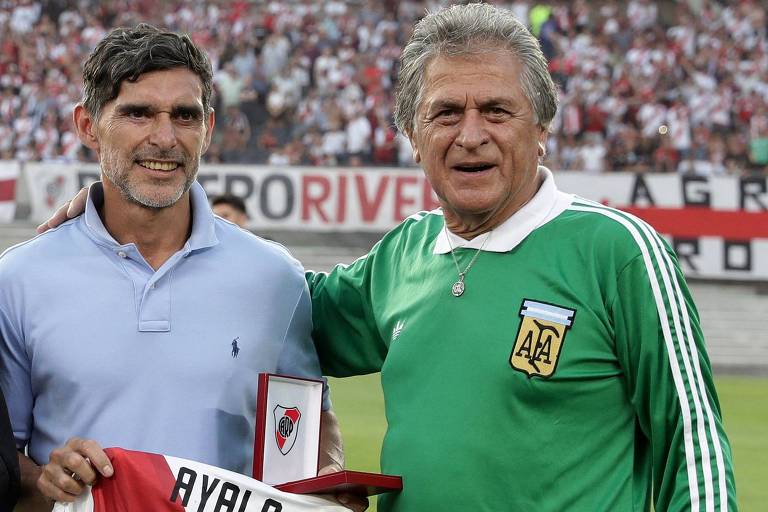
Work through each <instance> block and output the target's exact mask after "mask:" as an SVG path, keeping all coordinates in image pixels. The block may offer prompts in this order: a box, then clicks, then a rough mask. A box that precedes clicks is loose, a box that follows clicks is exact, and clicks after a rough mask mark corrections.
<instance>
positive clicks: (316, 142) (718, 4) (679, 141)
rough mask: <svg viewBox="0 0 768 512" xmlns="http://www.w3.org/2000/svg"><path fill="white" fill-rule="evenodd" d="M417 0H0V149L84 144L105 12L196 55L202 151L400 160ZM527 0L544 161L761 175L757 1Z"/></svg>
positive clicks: (9, 155)
mask: <svg viewBox="0 0 768 512" xmlns="http://www.w3.org/2000/svg"><path fill="white" fill-rule="evenodd" d="M445 3H447V2H437V1H426V2H424V1H413V0H402V1H394V0H383V1H382V0H349V1H339V0H330V1H325V2H317V1H315V0H281V1H266V0H265V1H259V0H252V1H245V0H236V1H224V0H207V1H195V2H187V1H179V0H175V1H164V2H157V1H154V0H111V1H94V0H79V1H74V0H73V1H62V0H49V1H35V0H11V1H9V0H0V159H19V160H25V161H39V160H63V161H74V160H93V155H89V154H88V153H87V151H86V150H85V149H83V148H82V147H81V145H80V144H79V142H78V140H77V137H76V135H75V133H74V131H73V127H72V122H71V111H72V106H73V104H74V103H75V102H76V101H78V99H79V97H80V92H81V90H80V89H81V80H80V68H81V65H82V62H83V60H84V59H85V57H86V56H87V54H88V53H89V51H90V50H91V49H92V48H93V46H94V45H95V44H96V42H97V41H99V39H101V38H102V37H103V36H104V35H105V34H106V33H107V32H108V31H109V30H110V29H111V28H112V27H115V26H126V25H135V24H136V23H139V22H143V21H145V22H150V23H152V24H155V25H158V26H163V27H167V28H169V29H172V30H177V31H184V32H187V33H189V34H190V35H191V36H192V38H193V39H194V40H195V41H196V42H197V43H198V44H200V45H201V46H203V47H204V48H205V49H206V50H207V51H208V53H209V55H210V57H211V60H212V64H213V69H214V82H215V89H216V96H215V108H216V115H217V129H216V135H215V138H214V141H213V143H212V146H211V149H210V150H209V152H208V154H207V156H206V159H207V160H208V161H209V162H226V163H262V164H263V163H267V164H270V165H326V166H335V165H344V166H360V165H365V166H410V165H413V162H412V157H411V149H410V145H409V144H408V141H407V140H406V139H405V138H404V137H403V136H402V135H400V134H398V133H397V131H396V130H395V128H394V127H393V123H392V106H393V92H394V84H395V78H396V75H397V69H398V57H399V54H400V48H401V46H402V45H403V44H404V42H405V41H406V40H407V38H408V36H409V34H410V29H411V27H412V26H413V24H414V23H415V21H416V20H418V19H419V17H420V16H422V15H423V13H424V11H425V9H435V8H437V7H439V6H440V5H443V4H445ZM690 4H693V5H695V6H696V7H695V8H693V7H691V6H690V5H689V2H686V1H683V0H679V1H671V0H670V1H651V0H629V1H586V0H575V1H543V2H537V1H533V0H531V1H526V0H517V1H513V2H507V3H505V4H504V5H506V6H508V7H509V8H511V9H513V10H514V12H515V13H516V14H517V16H518V17H519V18H520V19H521V20H525V22H526V23H527V24H528V26H529V27H530V28H531V30H532V31H533V32H534V33H535V34H536V35H537V36H538V37H539V38H540V40H541V43H542V47H543V49H544V51H545V53H546V55H547V57H548V58H549V59H550V70H551V72H552V75H553V77H554V78H555V80H556V82H557V83H558V85H559V86H560V90H561V104H560V109H559V113H558V115H557V117H556V118H555V120H554V121H553V124H552V127H551V128H552V130H551V131H552V136H551V137H550V140H549V147H548V151H547V160H546V163H547V165H549V166H550V167H551V168H553V169H558V170H583V171H586V172H610V171H627V170H629V171H636V172H646V171H656V172H684V173H696V174H701V175H715V174H725V173H728V174H742V175H743V174H765V175H768V42H767V41H768V38H767V37H766V30H767V26H768V19H767V16H766V11H767V10H768V9H767V8H766V4H765V2H764V1H762V2H761V1H760V0H741V1H725V0H721V1H714V0H691V1H690Z"/></svg>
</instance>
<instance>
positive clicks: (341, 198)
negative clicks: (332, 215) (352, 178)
mask: <svg viewBox="0 0 768 512" xmlns="http://www.w3.org/2000/svg"><path fill="white" fill-rule="evenodd" d="M346 220H347V177H346V176H345V175H344V174H339V186H338V187H336V222H338V223H339V224H344V221H346Z"/></svg>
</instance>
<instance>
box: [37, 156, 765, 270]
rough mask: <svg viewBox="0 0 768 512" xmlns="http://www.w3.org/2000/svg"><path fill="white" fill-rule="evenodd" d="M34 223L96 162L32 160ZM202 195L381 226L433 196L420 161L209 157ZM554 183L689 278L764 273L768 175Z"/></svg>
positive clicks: (299, 224) (274, 225) (312, 226)
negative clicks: (649, 242) (622, 220)
mask: <svg viewBox="0 0 768 512" xmlns="http://www.w3.org/2000/svg"><path fill="white" fill-rule="evenodd" d="M25 173H26V174H27V176H28V184H29V187H30V196H31V198H32V203H33V204H32V216H33V218H34V220H35V221H36V222H41V221H43V220H45V219H47V218H48V217H49V216H50V214H51V213H52V212H53V211H54V210H55V209H56V207H58V206H59V205H60V204H62V203H63V202H64V201H65V200H66V199H69V198H70V197H71V196H72V195H73V194H74V193H75V191H77V190H78V189H79V188H80V187H82V186H84V185H87V184H89V183H90V182H92V181H93V180H95V179H98V176H99V171H98V166H97V165H95V164H81V165H64V164H29V165H28V166H27V169H26V170H25ZM198 179H199V181H200V183H201V184H202V185H203V187H205V189H206V191H207V192H208V193H209V194H220V193H231V194H235V195H238V196H241V197H243V198H244V199H245V202H246V206H247V208H248V213H249V215H250V219H251V220H250V227H251V228H252V229H253V230H255V231H257V232H258V231H259V230H286V231H316V232H385V231H387V230H389V229H391V228H392V227H394V226H395V225H397V224H398V223H399V222H400V221H401V220H402V219H404V218H405V217H407V216H408V215H411V214H412V213H414V212H417V211H420V210H431V209H433V208H435V207H436V206H437V199H436V197H435V195H434V192H433V191H432V189H431V187H430V186H429V183H428V182H427V180H426V179H425V178H424V175H423V173H422V172H421V171H420V170H419V169H382V168H370V169H357V168H355V169H349V168H347V169H339V168H332V169H326V168H316V167H307V168H297V167H268V166H247V165H207V166H203V167H202V168H201V170H200V173H199V176H198ZM555 179H556V181H557V184H558V187H559V188H560V189H561V190H564V191H566V192H573V193H576V194H578V195H581V196H583V197H586V198H588V199H592V200H595V201H599V202H601V203H603V204H608V205H610V206H614V207H617V208H621V209H624V210H627V211H629V212H631V213H634V214H635V215H638V216H639V217H641V218H643V219H644V220H646V221H648V222H649V223H650V224H651V225H653V226H654V227H655V228H656V229H657V230H659V231H660V232H661V233H663V234H664V235H666V236H667V238H668V240H670V243H671V244H672V245H673V246H674V247H675V250H676V251H677V252H678V254H679V255H680V260H681V264H682V266H683V270H684V271H685V272H686V274H687V275H689V276H693V277H706V278H725V279H740V280H768V246H767V245H768V178H766V177H763V176H749V177H738V176H719V177H701V176H680V175H677V174H633V173H613V174H601V175H591V174H583V173H577V172H559V173H556V174H555Z"/></svg>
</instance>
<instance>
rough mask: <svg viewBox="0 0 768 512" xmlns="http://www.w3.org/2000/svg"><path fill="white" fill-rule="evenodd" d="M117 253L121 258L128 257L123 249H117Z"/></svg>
mask: <svg viewBox="0 0 768 512" xmlns="http://www.w3.org/2000/svg"><path fill="white" fill-rule="evenodd" d="M117 255H118V256H120V257H121V258H123V259H125V258H127V257H128V254H126V252H125V251H117Z"/></svg>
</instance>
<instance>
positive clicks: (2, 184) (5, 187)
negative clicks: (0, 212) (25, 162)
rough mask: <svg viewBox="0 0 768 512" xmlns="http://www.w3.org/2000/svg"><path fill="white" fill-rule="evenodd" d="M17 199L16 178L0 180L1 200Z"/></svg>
mask: <svg viewBox="0 0 768 512" xmlns="http://www.w3.org/2000/svg"><path fill="white" fill-rule="evenodd" d="M14 199H16V180H15V179H12V180H0V201H13V200H14Z"/></svg>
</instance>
